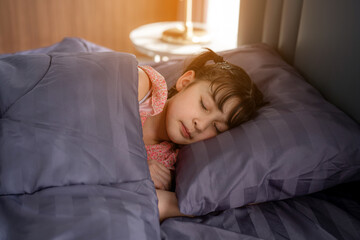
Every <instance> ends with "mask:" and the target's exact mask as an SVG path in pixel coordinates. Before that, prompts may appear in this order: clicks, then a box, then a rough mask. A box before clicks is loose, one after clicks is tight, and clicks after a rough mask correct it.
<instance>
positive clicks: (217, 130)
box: [200, 99, 221, 134]
mask: <svg viewBox="0 0 360 240" xmlns="http://www.w3.org/2000/svg"><path fill="white" fill-rule="evenodd" d="M200 105H201V107H202V108H203V109H204V110H205V111H207V110H208V109H207V108H206V107H205V105H204V102H203V100H202V99H200ZM214 128H215V130H216V133H217V134H220V133H221V131H220V130H219V129H218V128H217V127H216V124H215V123H214Z"/></svg>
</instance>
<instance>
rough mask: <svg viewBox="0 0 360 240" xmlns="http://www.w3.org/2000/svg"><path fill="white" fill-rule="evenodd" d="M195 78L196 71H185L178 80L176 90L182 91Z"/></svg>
mask: <svg viewBox="0 0 360 240" xmlns="http://www.w3.org/2000/svg"><path fill="white" fill-rule="evenodd" d="M194 80H195V71H193V70H189V71H187V72H185V73H184V74H183V75H181V77H179V79H178V80H177V82H176V90H177V91H178V92H180V91H181V90H182V89H184V88H185V87H186V86H187V85H189V84H190V83H192V82H193V81H194Z"/></svg>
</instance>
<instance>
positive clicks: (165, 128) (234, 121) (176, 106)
mask: <svg viewBox="0 0 360 240" xmlns="http://www.w3.org/2000/svg"><path fill="white" fill-rule="evenodd" d="M138 90H139V91H138V93H139V95H138V99H139V111H140V117H141V123H142V127H143V140H144V143H145V147H146V151H147V158H148V165H149V170H150V175H151V178H152V180H153V182H154V184H155V188H156V189H157V190H156V193H157V196H158V201H159V202H158V207H159V213H160V220H163V219H165V218H168V217H173V216H181V215H182V214H181V213H180V211H179V208H178V204H177V198H176V195H175V193H174V192H171V191H169V190H170V188H171V182H172V171H173V170H174V164H175V162H176V157H177V154H178V151H179V150H178V148H179V146H181V145H186V144H191V143H194V142H197V141H201V140H205V139H208V138H211V137H214V136H216V135H217V134H219V133H222V132H224V131H227V130H229V129H231V128H233V127H235V126H238V125H239V124H241V123H243V122H246V121H248V120H249V119H251V118H253V117H254V116H255V114H256V111H257V110H258V109H259V108H260V107H261V106H262V105H264V101H263V95H262V93H261V92H260V91H259V89H258V88H257V87H256V85H255V84H254V83H253V82H252V81H251V79H250V77H249V76H248V75H247V73H246V72H245V71H244V70H243V69H242V68H240V67H238V66H236V65H233V64H231V63H228V62H226V61H224V59H223V57H221V56H219V55H218V54H216V53H215V52H213V51H211V50H210V49H208V50H207V51H206V52H204V53H202V54H200V55H199V56H197V57H196V58H195V59H194V60H193V61H192V62H191V63H190V64H189V66H188V67H187V68H186V69H185V71H184V73H183V74H182V75H181V76H180V77H179V78H178V80H177V82H176V84H175V85H174V86H173V87H172V88H171V89H170V90H169V92H168V91H167V86H166V82H165V79H164V77H162V76H161V75H160V74H159V73H158V72H156V71H155V70H154V69H153V68H151V67H149V66H141V67H139V85H138Z"/></svg>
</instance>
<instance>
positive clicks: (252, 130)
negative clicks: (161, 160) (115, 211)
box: [164, 44, 360, 215]
mask: <svg viewBox="0 0 360 240" xmlns="http://www.w3.org/2000/svg"><path fill="white" fill-rule="evenodd" d="M223 55H224V56H225V59H226V60H228V61H229V62H232V63H234V64H237V65H239V66H241V67H243V68H244V69H245V70H246V71H247V72H248V73H249V75H250V77H251V78H252V79H253V81H254V82H255V83H256V84H257V85H258V87H259V88H260V89H261V90H262V92H263V93H264V95H265V98H266V100H268V101H269V102H270V104H268V105H267V106H265V107H263V108H262V109H261V110H260V112H259V116H258V117H257V118H256V119H254V120H251V121H249V122H247V123H245V124H243V125H241V126H239V127H237V128H234V129H232V130H230V131H227V132H225V133H222V134H220V135H218V136H217V137H214V138H212V139H208V140H205V141H202V142H197V143H195V144H192V145H188V146H185V147H183V148H182V149H181V150H180V153H179V159H178V162H177V166H176V194H177V196H178V199H179V206H180V210H181V212H183V213H185V214H191V215H203V214H206V213H209V212H212V211H217V210H225V209H229V208H235V207H240V206H243V205H246V204H249V203H258V202H266V201H273V200H280V199H287V198H291V197H294V196H301V195H305V194H309V193H313V192H316V191H320V190H322V189H326V188H329V187H331V186H335V185H337V184H340V183H342V182H347V181H350V180H356V179H359V176H360V174H358V173H359V172H360V170H359V168H360V137H359V136H360V128H359V125H358V124H357V123H355V122H354V121H353V120H352V119H350V118H349V117H348V116H347V115H346V114H344V113H343V112H341V111H340V110H339V109H337V108H336V107H335V106H333V105H332V104H330V103H329V102H327V101H326V100H324V99H323V97H322V96H321V95H320V94H319V93H318V91H317V90H315V89H314V88H313V87H312V86H310V85H309V84H308V83H307V82H306V81H304V79H303V78H302V77H301V76H300V75H299V74H298V73H297V72H296V71H295V69H294V68H292V67H291V66H290V65H288V64H287V63H285V62H284V61H283V60H282V59H281V58H280V56H279V55H278V54H277V53H275V51H273V50H272V49H271V48H270V47H268V46H266V45H263V44H257V45H252V46H247V47H244V48H239V49H236V50H233V51H228V52H224V53H223ZM164 75H166V73H165V74H164Z"/></svg>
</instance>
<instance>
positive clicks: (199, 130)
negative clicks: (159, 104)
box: [166, 74, 235, 144]
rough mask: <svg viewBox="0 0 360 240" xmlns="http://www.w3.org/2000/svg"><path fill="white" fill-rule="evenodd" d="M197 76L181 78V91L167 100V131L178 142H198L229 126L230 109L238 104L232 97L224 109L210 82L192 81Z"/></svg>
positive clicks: (178, 87)
mask: <svg viewBox="0 0 360 240" xmlns="http://www.w3.org/2000/svg"><path fill="white" fill-rule="evenodd" d="M184 75H185V74H184ZM184 75H183V76H184ZM193 77H194V76H193V75H189V76H188V78H186V79H181V78H180V79H179V80H178V82H177V84H176V88H177V90H178V91H179V93H177V94H176V95H175V96H173V97H172V98H171V99H169V101H168V104H167V109H166V131H167V135H168V137H169V139H170V140H171V141H172V142H174V143H177V144H190V143H194V142H197V141H200V140H204V139H208V138H211V137H214V136H215V135H217V134H219V133H221V132H224V131H226V130H228V126H227V120H228V117H229V111H230V110H231V109H232V107H233V106H234V104H235V103H234V102H231V100H228V101H227V102H226V103H225V105H224V107H223V112H222V111H220V109H219V108H218V106H217V104H216V102H215V100H214V99H213V97H212V93H211V89H210V83H209V82H207V81H199V82H196V83H194V84H191V85H189V84H190V83H191V82H192V81H193ZM179 81H180V82H179ZM178 84H179V85H178ZM188 85H189V86H188Z"/></svg>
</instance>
